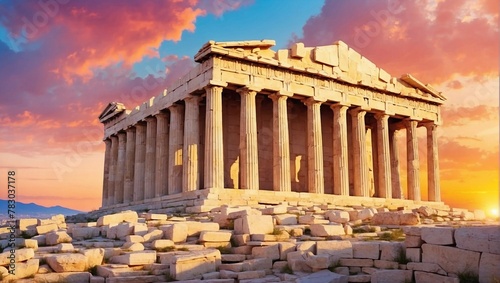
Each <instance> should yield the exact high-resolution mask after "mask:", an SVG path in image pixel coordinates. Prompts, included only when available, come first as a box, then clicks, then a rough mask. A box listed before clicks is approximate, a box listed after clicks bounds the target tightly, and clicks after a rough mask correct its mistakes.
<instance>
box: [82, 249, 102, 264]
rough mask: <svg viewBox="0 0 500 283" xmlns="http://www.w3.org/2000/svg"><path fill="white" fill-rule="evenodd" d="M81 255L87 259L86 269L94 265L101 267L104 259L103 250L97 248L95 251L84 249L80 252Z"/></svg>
mask: <svg viewBox="0 0 500 283" xmlns="http://www.w3.org/2000/svg"><path fill="white" fill-rule="evenodd" d="M80 253H81V254H83V255H84V256H85V258H87V264H86V268H85V269H88V268H92V267H94V266H96V265H101V264H102V261H103V259H104V249H101V248H97V249H86V250H82V251H80Z"/></svg>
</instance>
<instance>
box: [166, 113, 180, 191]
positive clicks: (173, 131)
mask: <svg viewBox="0 0 500 283" xmlns="http://www.w3.org/2000/svg"><path fill="white" fill-rule="evenodd" d="M168 110H169V111H170V133H169V135H168V137H169V143H168V157H169V163H168V194H169V195H172V194H177V193H180V192H182V170H183V168H182V165H183V164H182V147H183V146H182V144H183V142H184V133H183V132H184V105H181V104H173V105H172V106H170V107H169V108H168Z"/></svg>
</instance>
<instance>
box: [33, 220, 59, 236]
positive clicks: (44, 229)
mask: <svg viewBox="0 0 500 283" xmlns="http://www.w3.org/2000/svg"><path fill="white" fill-rule="evenodd" d="M57 229H59V227H57V224H54V223H53V224H47V225H38V226H36V233H37V234H39V235H43V234H47V233H49V232H53V231H57Z"/></svg>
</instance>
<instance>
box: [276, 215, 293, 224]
mask: <svg viewBox="0 0 500 283" xmlns="http://www.w3.org/2000/svg"><path fill="white" fill-rule="evenodd" d="M274 219H276V223H277V224H278V225H297V223H298V221H297V215H295V214H279V215H275V216H274Z"/></svg>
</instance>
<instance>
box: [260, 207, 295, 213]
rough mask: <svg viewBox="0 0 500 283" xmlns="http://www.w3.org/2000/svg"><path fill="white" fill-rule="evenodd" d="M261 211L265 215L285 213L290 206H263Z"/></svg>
mask: <svg viewBox="0 0 500 283" xmlns="http://www.w3.org/2000/svg"><path fill="white" fill-rule="evenodd" d="M260 211H261V212H262V214H264V215H276V214H285V213H287V211H288V207H287V206H285V205H275V206H271V207H266V208H263V209H261V210H260Z"/></svg>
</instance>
